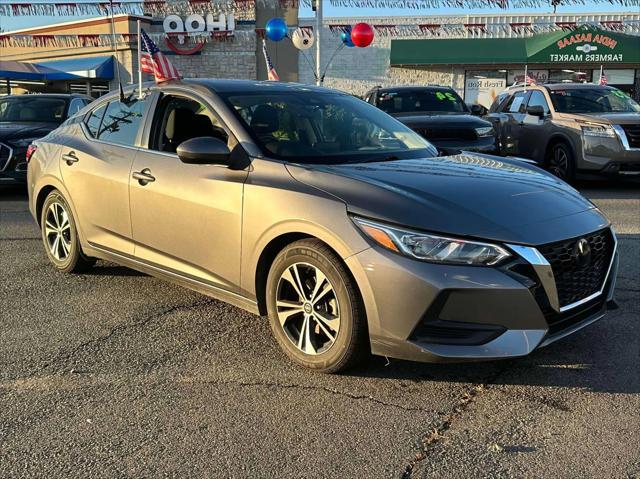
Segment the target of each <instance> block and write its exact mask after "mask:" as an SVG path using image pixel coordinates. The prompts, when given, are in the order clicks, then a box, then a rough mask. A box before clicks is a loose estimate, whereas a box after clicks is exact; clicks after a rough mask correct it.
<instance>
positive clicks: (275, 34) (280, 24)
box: [264, 18, 289, 42]
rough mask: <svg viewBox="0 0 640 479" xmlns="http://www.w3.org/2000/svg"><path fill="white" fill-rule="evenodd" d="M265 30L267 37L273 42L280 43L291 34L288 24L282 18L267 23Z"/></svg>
mask: <svg viewBox="0 0 640 479" xmlns="http://www.w3.org/2000/svg"><path fill="white" fill-rule="evenodd" d="M264 30H265V35H266V36H267V38H268V39H269V40H271V41H272V42H279V41H280V40H282V39H283V38H285V37H286V36H287V33H289V29H288V28H287V23H286V22H285V21H284V20H283V19H282V18H272V19H271V20H269V21H268V22H267V26H266V27H265V29H264Z"/></svg>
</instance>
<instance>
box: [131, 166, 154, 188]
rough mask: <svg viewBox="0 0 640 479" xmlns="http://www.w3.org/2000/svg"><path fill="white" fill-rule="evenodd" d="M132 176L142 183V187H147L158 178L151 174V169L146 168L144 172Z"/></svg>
mask: <svg viewBox="0 0 640 479" xmlns="http://www.w3.org/2000/svg"><path fill="white" fill-rule="evenodd" d="M131 176H132V177H133V178H134V179H136V180H138V183H140V185H141V186H145V185H146V184H147V183H151V182H152V181H156V177H155V176H153V175H152V174H151V170H150V169H149V168H145V169H144V170H142V171H134V172H133V174H132V175H131Z"/></svg>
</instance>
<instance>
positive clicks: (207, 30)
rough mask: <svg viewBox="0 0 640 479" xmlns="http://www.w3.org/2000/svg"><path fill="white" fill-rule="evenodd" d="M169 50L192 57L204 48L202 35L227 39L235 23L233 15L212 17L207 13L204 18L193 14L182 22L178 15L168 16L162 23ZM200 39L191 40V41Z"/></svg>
mask: <svg viewBox="0 0 640 479" xmlns="http://www.w3.org/2000/svg"><path fill="white" fill-rule="evenodd" d="M162 27H163V29H164V32H165V34H166V35H167V36H166V39H165V40H166V42H167V46H168V47H169V49H171V50H172V51H173V52H175V53H177V54H178V55H193V54H194V53H197V52H199V51H200V50H202V48H203V47H204V45H205V43H206V41H204V40H201V39H202V37H203V35H208V36H210V37H212V38H227V37H231V36H233V32H234V30H235V28H236V22H235V19H234V17H233V14H228V15H225V14H224V13H221V14H219V15H218V16H217V17H214V16H213V14H211V13H209V14H207V15H206V16H204V15H199V14H197V13H194V14H192V15H189V16H188V17H186V18H185V19H184V20H183V19H182V17H180V16H178V15H168V16H167V17H165V19H164V20H163V22H162ZM196 38H197V39H200V40H193V41H192V39H196Z"/></svg>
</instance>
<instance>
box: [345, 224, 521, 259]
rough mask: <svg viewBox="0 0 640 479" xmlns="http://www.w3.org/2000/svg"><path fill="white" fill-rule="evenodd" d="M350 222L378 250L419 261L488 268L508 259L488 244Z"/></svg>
mask: <svg viewBox="0 0 640 479" xmlns="http://www.w3.org/2000/svg"><path fill="white" fill-rule="evenodd" d="M353 220H354V222H355V224H356V225H357V226H358V228H360V230H362V232H363V233H364V234H366V235H367V236H368V237H369V238H371V239H372V240H373V241H375V242H376V243H378V244H379V245H380V246H382V247H384V248H387V249H389V250H391V251H394V252H396V253H400V254H402V255H404V256H409V257H410V258H415V259H419V260H422V261H428V262H431V263H442V264H458V265H479V266H492V265H495V264H498V263H500V262H502V261H503V260H505V259H506V258H509V257H510V256H511V253H509V252H508V251H507V250H506V249H504V248H502V247H500V246H498V245H494V244H490V243H481V242H479V241H469V240H463V239H457V238H448V237H445V236H439V235H432V234H427V233H421V232H418V231H411V230H405V229H400V228H396V227H392V226H388V225H383V224H380V223H376V222H373V221H370V220H365V219H362V218H353Z"/></svg>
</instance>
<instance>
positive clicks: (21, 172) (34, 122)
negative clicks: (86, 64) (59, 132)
mask: <svg viewBox="0 0 640 479" xmlns="http://www.w3.org/2000/svg"><path fill="white" fill-rule="evenodd" d="M91 101H93V98H91V97H89V96H85V95H78V94H34V95H11V96H6V97H3V98H0V178H2V179H3V180H5V181H17V182H24V181H26V175H27V162H26V155H27V148H28V147H29V145H30V144H31V142H33V141H34V140H37V139H38V138H42V137H43V136H46V135H47V134H48V133H49V132H51V131H53V130H55V129H56V128H58V126H60V124H61V123H62V122H63V121H64V120H66V119H67V118H68V117H70V116H71V115H73V114H75V113H77V112H78V111H80V110H81V109H82V108H84V107H85V106H86V105H88V104H89V103H91Z"/></svg>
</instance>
